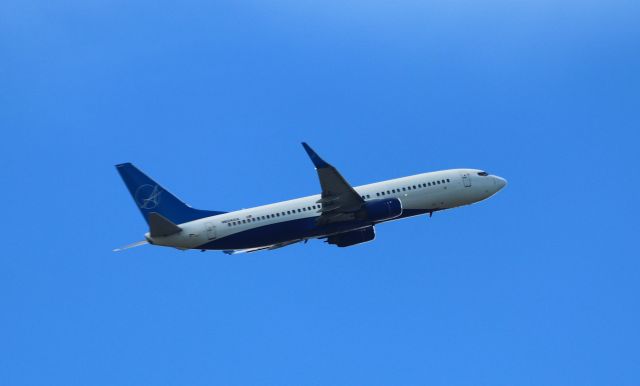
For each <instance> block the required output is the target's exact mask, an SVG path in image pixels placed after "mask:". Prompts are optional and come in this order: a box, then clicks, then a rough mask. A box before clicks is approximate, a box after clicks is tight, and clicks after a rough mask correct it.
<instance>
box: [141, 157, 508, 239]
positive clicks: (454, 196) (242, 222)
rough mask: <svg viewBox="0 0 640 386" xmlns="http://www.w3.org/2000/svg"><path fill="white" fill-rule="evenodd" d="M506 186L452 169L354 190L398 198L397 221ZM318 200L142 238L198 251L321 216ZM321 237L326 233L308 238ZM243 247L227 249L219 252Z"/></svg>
mask: <svg viewBox="0 0 640 386" xmlns="http://www.w3.org/2000/svg"><path fill="white" fill-rule="evenodd" d="M505 185H506V181H505V180H504V179H502V178H500V177H497V176H493V175H486V173H484V172H482V171H481V170H477V169H450V170H443V171H437V172H430V173H423V174H416V175H413V176H409V177H402V178H397V179H393V180H387V181H382V182H376V183H373V184H368V185H361V186H356V187H354V189H355V191H356V192H357V193H358V194H359V195H361V196H362V197H363V198H364V200H365V201H369V200H376V199H381V198H393V197H396V198H398V199H400V201H401V203H402V209H403V215H402V216H400V217H398V218H396V219H400V218H405V217H409V216H413V215H418V214H424V213H430V212H434V211H438V210H443V209H450V208H455V207H458V206H463V205H469V204H473V203H475V202H478V201H481V200H484V199H486V198H488V197H490V196H492V195H493V194H495V193H496V192H498V191H499V190H500V189H502V188H503V187H504V186H505ZM319 200H320V195H319V194H316V195H313V196H307V197H302V198H297V199H293V200H288V201H282V202H277V203H274V204H269V205H263V206H257V207H254V208H248V209H242V210H238V211H234V212H229V213H224V214H220V215H216V216H212V217H207V218H203V219H199V220H195V221H191V222H188V223H184V224H180V227H181V228H182V229H183V231H182V232H180V233H178V234H175V235H171V236H167V237H155V238H151V237H150V236H149V234H148V233H147V235H146V238H147V240H149V241H150V242H151V243H153V244H156V245H165V246H172V247H176V248H180V249H194V248H196V249H197V248H200V247H201V246H203V245H206V244H210V243H213V245H215V244H216V242H220V243H221V245H222V244H224V241H223V240H225V239H227V240H236V239H238V237H239V235H238V234H246V235H247V236H248V237H251V235H252V233H251V232H248V231H255V228H261V229H268V227H269V226H272V225H279V223H284V222H289V221H294V220H301V219H307V218H315V217H319V216H320V214H321V213H320V209H321V208H320V204H318V201H319ZM263 227H266V228H263ZM324 236H328V234H320V235H313V236H309V237H308V238H317V237H324ZM299 239H300V238H299V236H298V235H296V236H295V237H294V236H293V235H292V237H291V239H290V240H287V235H286V234H283V235H282V236H281V237H280V239H278V240H274V241H276V242H287V241H295V240H299ZM265 245H268V244H265ZM243 247H244V246H243V245H237V246H235V245H227V246H224V247H221V248H220V249H227V248H234V249H235V248H238V249H239V248H243ZM254 247H255V246H254ZM209 249H211V248H209ZM216 249H217V248H216Z"/></svg>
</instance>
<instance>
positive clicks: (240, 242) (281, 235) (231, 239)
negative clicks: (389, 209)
mask: <svg viewBox="0 0 640 386" xmlns="http://www.w3.org/2000/svg"><path fill="white" fill-rule="evenodd" d="M429 212H432V211H431V210H423V209H405V210H403V211H402V215H401V216H400V217H399V218H405V217H411V216H416V215H420V214H425V213H429ZM316 219H317V217H307V218H303V219H298V220H291V221H284V222H279V223H276V224H269V225H265V226H261V227H257V228H252V229H248V230H246V231H243V232H238V233H234V234H232V235H229V236H225V237H223V238H220V239H217V240H214V241H212V242H210V243H207V244H204V245H202V246H200V247H199V249H222V250H225V249H229V250H231V249H248V248H258V247H263V246H267V245H273V244H278V243H284V242H287V241H293V240H300V239H307V238H313V237H318V236H324V235H328V234H332V233H339V232H346V231H349V230H353V229H359V228H362V227H365V226H369V225H371V223H370V222H363V221H350V222H341V223H335V224H329V225H324V226H321V227H319V226H317V225H316Z"/></svg>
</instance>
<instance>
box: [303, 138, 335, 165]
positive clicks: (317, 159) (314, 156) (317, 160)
mask: <svg viewBox="0 0 640 386" xmlns="http://www.w3.org/2000/svg"><path fill="white" fill-rule="evenodd" d="M302 147H304V150H305V151H306V152H307V154H308V155H309V158H311V162H313V164H314V165H315V167H316V169H321V168H327V167H329V164H328V163H326V162H324V160H323V159H322V158H320V156H319V155H318V154H317V153H316V152H315V151H313V149H312V148H311V147H310V146H309V145H307V143H306V142H302Z"/></svg>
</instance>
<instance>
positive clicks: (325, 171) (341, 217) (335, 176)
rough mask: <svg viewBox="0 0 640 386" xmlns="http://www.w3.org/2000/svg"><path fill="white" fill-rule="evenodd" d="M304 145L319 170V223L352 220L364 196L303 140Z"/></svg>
mask: <svg viewBox="0 0 640 386" xmlns="http://www.w3.org/2000/svg"><path fill="white" fill-rule="evenodd" d="M302 146H303V147H304V150H306V152H307V154H308V155H309V158H311V161H312V162H313V164H314V165H315V167H316V170H317V171H318V178H319V179H320V187H321V188H322V198H321V199H320V200H318V203H320V204H321V209H320V212H321V213H322V214H321V215H320V218H319V219H318V224H319V225H323V224H328V223H332V222H338V221H348V220H352V219H353V218H354V217H355V214H354V212H355V211H357V210H358V209H360V207H362V204H363V203H364V200H363V199H362V197H360V195H359V194H358V193H357V192H356V191H355V190H353V188H352V187H351V185H349V183H348V182H347V181H346V180H345V179H344V177H342V175H341V174H340V172H338V170H337V169H336V168H335V167H333V166H331V165H330V164H328V163H326V162H325V161H324V160H323V159H322V158H320V156H319V155H318V154H317V153H316V152H315V151H313V149H312V148H311V147H309V145H307V144H306V143H304V142H303V143H302Z"/></svg>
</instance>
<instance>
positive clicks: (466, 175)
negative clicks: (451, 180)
mask: <svg viewBox="0 0 640 386" xmlns="http://www.w3.org/2000/svg"><path fill="white" fill-rule="evenodd" d="M462 183H463V184H464V187H465V188H469V187H471V177H469V173H464V174H463V175H462Z"/></svg>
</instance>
